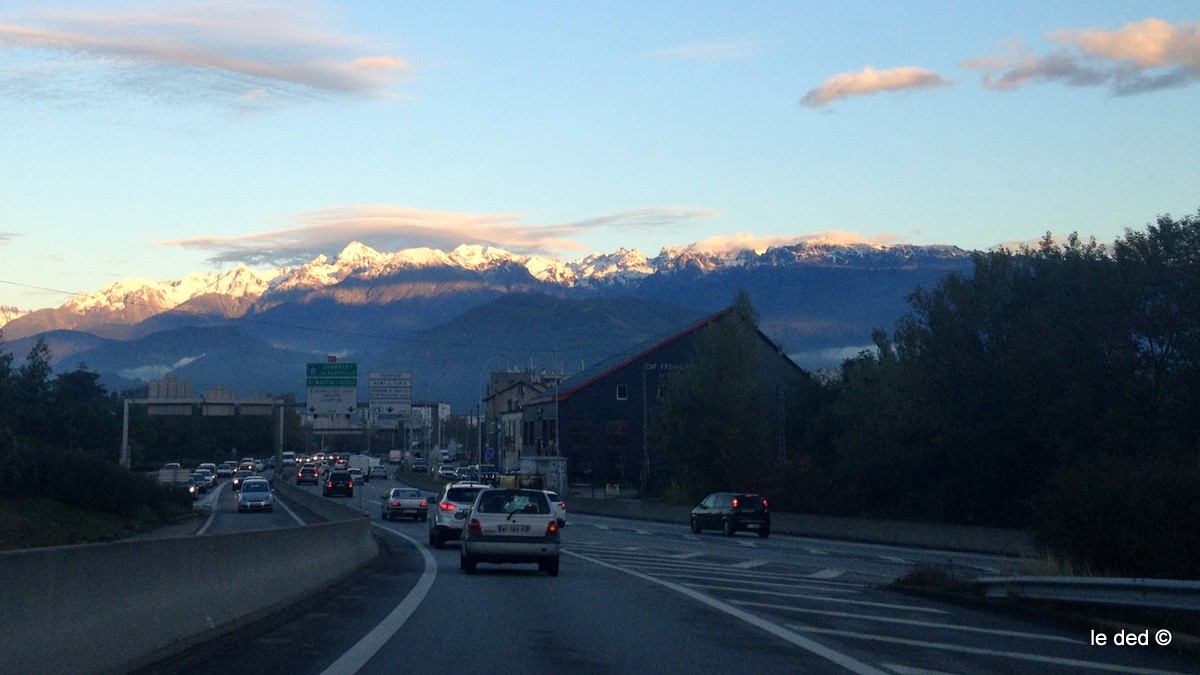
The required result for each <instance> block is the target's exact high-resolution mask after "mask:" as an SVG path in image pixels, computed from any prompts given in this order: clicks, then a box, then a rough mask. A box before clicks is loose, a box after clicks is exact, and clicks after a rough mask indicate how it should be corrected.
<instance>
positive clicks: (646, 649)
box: [145, 480, 1200, 675]
mask: <svg viewBox="0 0 1200 675" xmlns="http://www.w3.org/2000/svg"><path fill="white" fill-rule="evenodd" d="M396 485H398V483H397V482H395V481H391V480H388V481H375V482H373V483H370V484H368V485H366V486H365V487H363V488H360V489H358V490H357V491H356V492H357V494H356V496H355V497H354V498H350V499H346V498H339V501H342V502H343V503H345V504H346V505H348V506H352V507H354V508H356V509H360V510H362V511H364V512H365V513H367V514H368V515H369V516H370V517H371V518H372V522H373V523H374V524H375V528H376V531H377V532H378V534H379V535H380V538H381V540H382V541H383V542H384V544H385V554H384V555H381V556H380V559H379V560H378V561H377V562H376V563H375V564H374V565H372V566H371V567H370V568H369V569H367V570H365V571H363V572H362V573H360V574H358V575H355V576H354V577H353V578H351V579H348V580H346V582H345V583H343V584H338V585H336V586H335V587H332V588H330V589H328V590H327V591H326V592H324V593H322V594H320V595H318V596H316V597H313V598H311V599H309V600H308V601H306V602H304V603H302V604H301V605H300V606H296V607H293V608H291V609H289V610H286V611H285V612H283V613H281V614H280V615H278V616H275V617H273V618H272V619H270V620H267V621H264V622H262V623H260V624H258V625H255V626H252V627H250V628H247V629H244V630H242V631H239V632H237V633H235V634H233V635H230V636H229V637H228V639H223V640H218V641H214V642H212V643H209V644H206V645H203V646H202V647H200V648H197V649H194V650H193V651H192V652H190V653H189V654H187V655H186V656H185V657H183V658H180V659H176V660H173V661H172V662H170V663H166V664H160V665H159V666H157V667H155V668H152V669H149V670H147V671H145V672H154V673H189V674H191V673H227V672H230V670H231V668H233V669H235V670H237V671H239V672H243V671H244V672H263V673H276V672H279V673H283V672H286V673H380V674H382V673H388V674H389V675H393V674H395V673H398V672H400V673H407V672H421V673H427V674H436V673H462V672H487V673H530V672H536V673H573V674H574V673H597V674H598V673H663V672H686V673H710V672H739V673H787V672H813V673H825V672H830V673H846V672H850V673H893V674H899V675H909V674H914V675H915V674H918V673H921V674H937V673H996V672H1020V671H1031V672H1038V673H1080V672H1097V673H1111V672H1127V673H1162V672H1177V673H1189V672H1190V673H1195V672H1200V661H1198V660H1197V657H1195V656H1191V655H1180V654H1176V653H1173V652H1171V651H1170V650H1168V649H1163V648H1160V647H1156V646H1153V645H1149V646H1134V647H1116V646H1113V645H1111V644H1109V645H1106V646H1096V645H1092V644H1091V634H1090V631H1089V630H1088V629H1086V628H1082V627H1071V626H1057V625H1054V624H1051V623H1039V622H1035V621H1030V620H1026V619H1020V618H1015V617H1010V616H1003V615H1000V614H994V613H990V612H986V611H982V610H977V609H971V608H965V607H961V606H958V605H954V604H948V603H942V602H936V601H932V600H927V599H922V598H916V597H912V596H908V595H904V594H900V593H896V592H893V591H889V590H886V589H884V588H883V585H884V584H886V583H887V582H889V581H891V580H892V579H895V578H897V577H898V576H901V575H902V574H904V572H906V571H907V570H908V569H909V568H910V567H911V566H912V565H913V564H915V563H916V562H918V561H922V560H933V561H937V562H939V563H946V562H949V563H951V564H954V565H956V566H961V567H962V568H963V569H973V570H977V572H978V574H991V573H995V572H996V571H1001V569H1000V568H1002V567H1003V566H1004V565H1005V564H1008V563H1007V561H1006V560H1005V559H1003V558H997V557H994V556H984V555H975V554H956V553H949V552H936V551H923V550H916V549H904V548H899V547H890V546H868V545H862V544H852V543H846V542H836V541H825V540H813V539H804V538H799V537H788V536H780V535H773V536H772V537H771V538H770V539H759V538H758V537H757V536H754V535H751V534H739V535H738V536H735V537H732V538H726V537H723V536H721V535H719V534H717V533H707V532H706V533H703V534H700V535H695V534H692V533H691V532H690V530H688V528H687V527H686V526H685V525H684V524H679V525H677V526H676V525H670V524H660V523H647V522H643V521H630V520H620V519H612V518H603V517H598V516H587V515H580V514H569V516H568V525H567V527H566V528H564V530H563V541H564V543H563V552H564V553H563V562H562V572H561V575H560V576H559V577H557V578H551V577H548V576H545V575H542V574H539V573H538V572H537V571H536V568H535V567H534V566H532V565H530V566H487V565H482V566H481V567H480V573H479V574H477V575H475V576H467V575H465V574H463V573H462V572H461V571H460V570H459V568H458V548H457V544H454V543H451V544H448V545H447V547H446V548H445V549H443V550H435V549H433V548H432V547H430V546H428V545H427V543H426V532H427V530H426V527H427V526H426V524H425V523H422V522H408V521H405V522H384V521H382V520H380V519H379V512H378V499H379V495H381V494H382V492H383V491H384V490H385V489H386V488H389V487H394V486H396ZM225 490H228V488H225ZM214 503H215V504H216V505H217V508H216V509H215V511H214V514H213V518H212V521H211V524H209V525H208V527H207V529H206V530H205V533H206V534H219V533H222V532H228V531H235V530H239V531H240V530H243V529H246V528H249V529H254V528H261V527H280V526H288V525H291V524H294V523H295V521H296V519H303V514H302V513H295V512H294V511H293V510H291V509H288V508H280V507H279V506H277V507H276V511H275V513H272V514H265V513H253V514H238V513H237V510H236V503H235V502H234V501H233V499H232V497H231V495H230V494H228V493H223V492H218V493H216V494H215V496H214ZM296 554H297V555H304V551H302V550H300V551H297V553H296ZM1154 628H1167V629H1169V628H1171V627H1170V626H1162V627H1154ZM1151 634H1153V631H1152V632H1151Z"/></svg>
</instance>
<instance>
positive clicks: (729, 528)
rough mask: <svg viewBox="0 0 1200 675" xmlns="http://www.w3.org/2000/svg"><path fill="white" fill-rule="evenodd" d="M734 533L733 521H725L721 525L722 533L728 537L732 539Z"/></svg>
mask: <svg viewBox="0 0 1200 675" xmlns="http://www.w3.org/2000/svg"><path fill="white" fill-rule="evenodd" d="M733 531H734V530H733V521H732V520H725V521H724V522H723V523H722V524H721V533H722V534H724V535H725V536H726V537H732V536H733Z"/></svg>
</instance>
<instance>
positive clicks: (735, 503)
mask: <svg viewBox="0 0 1200 675" xmlns="http://www.w3.org/2000/svg"><path fill="white" fill-rule="evenodd" d="M737 507H738V498H737V497H734V498H733V508H735V509H736V508H737Z"/></svg>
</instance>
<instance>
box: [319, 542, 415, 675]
mask: <svg viewBox="0 0 1200 675" xmlns="http://www.w3.org/2000/svg"><path fill="white" fill-rule="evenodd" d="M371 525H372V526H374V527H378V528H379V529H381V530H384V531H385V532H388V533H390V534H394V535H396V536H397V537H400V538H402V539H404V540H406V541H407V542H408V543H410V544H412V545H413V548H415V549H417V550H418V551H420V552H421V556H422V557H423V558H424V559H425V571H423V572H422V573H421V578H420V579H418V580H417V583H416V585H415V586H413V589H412V590H411V591H409V592H408V595H406V596H404V600H401V601H400V604H399V605H396V608H395V609H393V610H392V612H391V613H390V614H388V615H387V617H385V618H384V620H383V621H381V622H379V625H378V626H375V627H374V628H372V629H371V632H370V633H367V634H366V635H364V636H363V638H362V639H361V640H359V641H358V643H357V644H355V645H354V646H353V647H351V648H350V649H349V650H347V651H346V653H345V654H342V655H341V656H340V657H338V660H337V661H334V662H333V663H332V664H330V666H329V667H328V668H326V669H325V670H324V672H322V674H321V675H352V674H353V673H357V672H358V671H359V670H360V669H362V667H363V666H365V665H366V664H367V661H370V660H371V658H372V657H374V656H375V654H376V653H377V652H378V651H379V650H380V649H382V648H383V645H385V644H387V641H388V640H390V639H392V636H393V635H395V634H396V632H397V631H399V630H400V628H401V627H402V626H404V622H405V621H408V618H409V617H410V616H412V613H413V612H415V611H416V610H417V607H419V606H420V605H421V602H423V601H424V600H425V596H426V595H427V594H428V593H429V589H430V588H432V587H433V582H434V580H435V579H436V578H437V560H436V559H434V557H433V554H432V553H430V552H429V550H428V549H426V548H425V547H424V546H422V545H421V544H420V542H418V541H417V540H416V539H413V538H412V537H410V536H408V535H406V534H404V533H402V532H398V531H396V530H393V529H390V528H387V527H384V526H382V525H379V524H377V523H371Z"/></svg>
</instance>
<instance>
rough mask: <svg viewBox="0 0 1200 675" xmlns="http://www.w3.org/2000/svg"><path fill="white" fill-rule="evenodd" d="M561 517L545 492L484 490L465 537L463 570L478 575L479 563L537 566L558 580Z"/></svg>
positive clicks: (468, 518) (474, 509) (468, 519)
mask: <svg viewBox="0 0 1200 675" xmlns="http://www.w3.org/2000/svg"><path fill="white" fill-rule="evenodd" d="M559 545H560V539H559V532H558V517H557V516H556V515H555V513H554V507H553V506H551V505H550V500H549V499H547V498H546V493H545V492H542V491H541V490H525V489H500V488H497V489H488V490H481V491H480V492H479V494H478V495H477V496H476V497H475V502H474V503H473V504H472V505H471V512H470V514H469V515H468V516H467V527H466V529H464V530H463V533H462V546H461V547H460V552H459V566H460V567H461V568H462V570H463V571H464V572H466V573H467V574H474V573H475V566H476V565H478V564H479V563H537V566H538V570H540V571H542V572H546V573H547V574H549V575H550V576H552V577H556V576H558V561H559Z"/></svg>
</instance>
